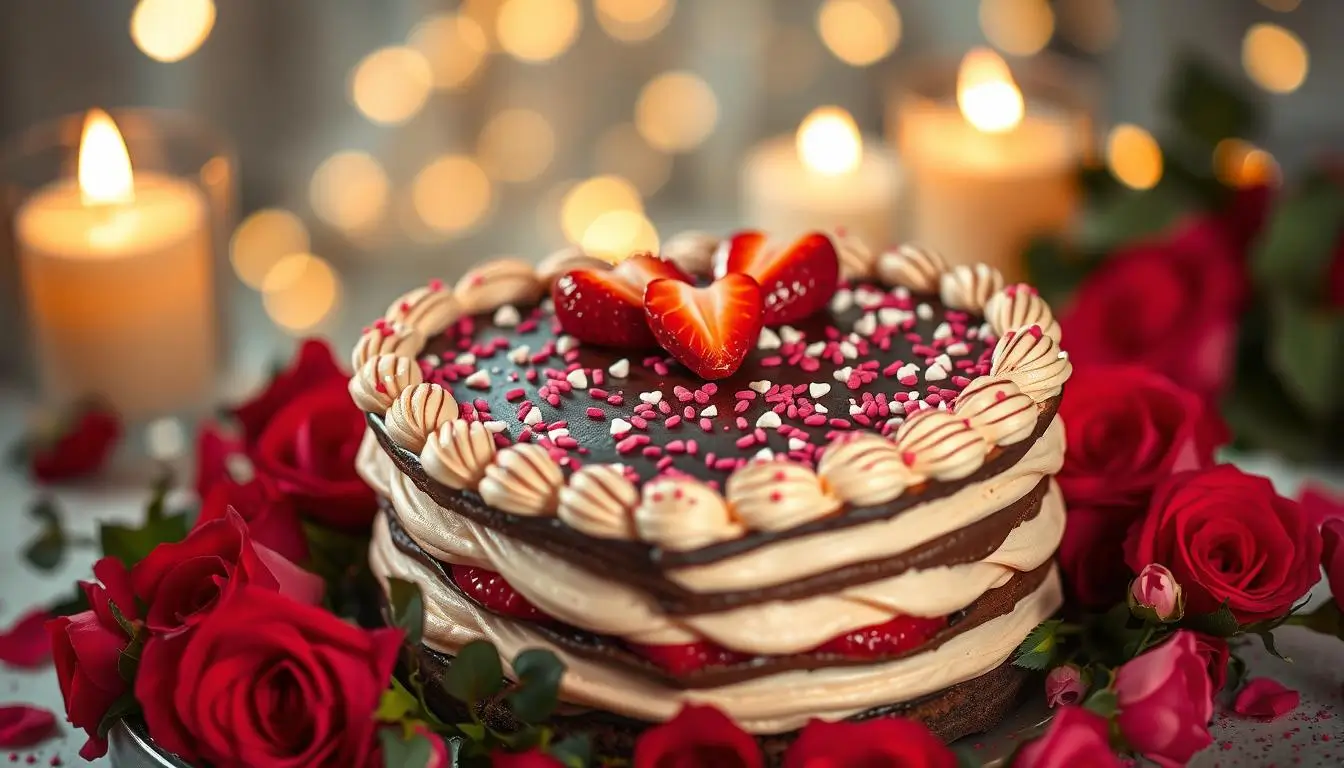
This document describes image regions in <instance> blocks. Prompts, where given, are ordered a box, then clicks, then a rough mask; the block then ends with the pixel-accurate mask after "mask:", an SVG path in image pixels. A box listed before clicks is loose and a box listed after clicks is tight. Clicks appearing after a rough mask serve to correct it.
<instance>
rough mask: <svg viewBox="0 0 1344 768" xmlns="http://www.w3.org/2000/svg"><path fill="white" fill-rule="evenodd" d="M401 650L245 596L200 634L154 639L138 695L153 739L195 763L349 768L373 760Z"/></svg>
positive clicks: (372, 634)
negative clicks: (381, 708)
mask: <svg viewBox="0 0 1344 768" xmlns="http://www.w3.org/2000/svg"><path fill="white" fill-rule="evenodd" d="M401 640H402V634H401V632H399V631H397V630H389V629H382V630H373V631H367V630H363V629H360V628H359V627H356V626H353V625H351V624H347V623H345V622H344V621H342V620H340V619H339V618H337V617H336V616H334V615H333V614H330V613H328V612H326V611H324V610H322V609H321V608H317V607H313V606H308V605H303V604H301V603H297V602H295V601H293V600H291V599H289V598H287V597H285V596H284V595H281V594H279V593H276V592H271V591H269V590H265V589H261V588H259V587H255V586H244V587H243V588H241V589H237V590H234V591H233V592H231V593H230V594H228V595H226V596H225V598H224V599H223V600H221V601H220V603H219V605H218V606H217V607H216V608H215V610H214V611H212V612H211V613H210V614H209V615H208V616H206V617H205V618H204V619H203V620H202V621H201V622H200V623H199V624H197V625H196V628H195V630H194V631H192V632H187V633H180V634H177V635H170V636H155V637H151V638H150V639H149V642H147V643H146V644H145V649H144V653H143V654H142V655H141V659H140V673H139V675H138V676H137V677H136V681H135V695H136V698H137V699H138V700H139V701H140V703H141V706H142V707H143V708H144V717H145V723H146V725H148V727H149V733H150V735H151V736H153V738H154V740H155V741H156V742H158V744H159V745H160V746H162V747H163V748H165V749H167V750H168V751H170V752H174V753H176V754H178V755H179V756H181V757H182V758H183V759H185V760H187V761H188V762H193V763H195V762H207V763H209V764H210V765H213V766H215V768H234V767H235V766H236V767H238V768H242V767H244V766H263V765H264V766H271V767H272V768H324V767H326V766H332V767H334V766H349V765H351V763H352V760H351V756H352V755H363V756H368V755H371V754H375V753H376V750H374V749H373V740H374V739H375V738H376V729H377V726H378V724H377V722H376V721H375V720H374V712H375V710H376V709H377V707H378V701H379V698H380V697H381V696H382V693H383V690H384V689H386V688H387V684H388V680H389V678H390V676H391V674H392V667H393V665H394V664H395V663H396V659H397V654H398V652H399V651H400V649H401Z"/></svg>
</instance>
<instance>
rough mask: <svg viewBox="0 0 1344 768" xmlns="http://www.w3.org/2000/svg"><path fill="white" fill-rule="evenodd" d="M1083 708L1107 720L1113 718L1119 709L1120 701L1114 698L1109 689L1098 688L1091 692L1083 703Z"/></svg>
mask: <svg viewBox="0 0 1344 768" xmlns="http://www.w3.org/2000/svg"><path fill="white" fill-rule="evenodd" d="M1083 706H1084V707H1086V708H1087V709H1090V710H1092V711H1093V712H1096V713H1097V714H1098V715H1101V716H1102V717H1104V718H1106V719H1107V720H1109V719H1111V718H1112V717H1114V716H1115V713H1116V711H1117V710H1119V709H1120V701H1119V699H1117V698H1116V696H1115V691H1114V690H1112V689H1110V688H1099V689H1097V690H1095V691H1093V692H1092V695H1091V696H1088V697H1087V700H1086V701H1084V702H1083Z"/></svg>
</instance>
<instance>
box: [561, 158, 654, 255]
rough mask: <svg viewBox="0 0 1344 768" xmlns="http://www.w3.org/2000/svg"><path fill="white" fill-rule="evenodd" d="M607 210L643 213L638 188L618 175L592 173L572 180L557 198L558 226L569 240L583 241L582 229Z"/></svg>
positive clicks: (584, 230)
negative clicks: (558, 198) (594, 174)
mask: <svg viewBox="0 0 1344 768" xmlns="http://www.w3.org/2000/svg"><path fill="white" fill-rule="evenodd" d="M610 211H634V212H635V213H639V214H641V215H642V214H643V213H644V203H643V202H642V200H641V199H640V197H639V191H638V190H636V189H635V186H634V185H633V184H631V183H630V182H629V180H627V179H625V178H623V177H621V176H614V175H613V176H594V177H593V178H590V179H585V180H583V181H581V182H579V183H578V184H575V185H574V186H573V187H571V188H570V189H569V191H567V192H566V193H565V196H564V197H563V198H562V199H561V201H560V229H561V231H562V232H564V235H565V239H566V240H568V241H569V242H571V243H581V242H583V236H584V233H586V232H587V231H588V228H589V227H591V226H592V225H593V222H595V221H597V219H598V217H599V216H601V215H602V214H604V213H608V212H610Z"/></svg>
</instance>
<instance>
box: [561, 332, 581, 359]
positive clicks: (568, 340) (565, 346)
mask: <svg viewBox="0 0 1344 768" xmlns="http://www.w3.org/2000/svg"><path fill="white" fill-rule="evenodd" d="M578 346H579V340H578V339H576V338H574V337H573V336H569V335H565V336H561V337H560V338H559V339H557V340H556V342H555V351H556V352H559V353H560V354H562V355H563V354H565V353H566V352H569V351H570V350H573V349H575V348H577V347H578Z"/></svg>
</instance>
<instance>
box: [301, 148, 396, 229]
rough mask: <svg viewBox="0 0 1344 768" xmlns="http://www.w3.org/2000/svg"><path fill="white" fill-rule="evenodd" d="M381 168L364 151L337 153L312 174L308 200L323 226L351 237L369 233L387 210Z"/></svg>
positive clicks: (385, 184)
mask: <svg viewBox="0 0 1344 768" xmlns="http://www.w3.org/2000/svg"><path fill="white" fill-rule="evenodd" d="M389 186H390V185H389V184H388V181H387V173H386V172H385V171H383V166H382V165H380V164H379V163H378V161H377V160H375V159H374V158H373V156H372V155H369V154H368V153H366V152H356V151H353V150H348V151H343V152H337V153H336V154H334V155H332V156H331V157H328V158H327V159H326V160H323V161H322V164H321V165H319V166H318V167H317V170H315V171H313V179H312V181H311V182H310V183H309V185H308V200H309V203H310V204H311V205H312V206H313V212H314V213H316V214H317V215H318V218H320V219H322V220H323V221H325V222H326V223H328V224H330V225H332V226H333V227H336V228H337V229H340V230H343V231H345V232H347V233H351V234H359V233H365V232H368V231H369V230H370V229H372V228H373V227H374V226H376V225H377V224H378V222H380V221H382V218H383V214H384V212H385V211H386V210H387V195H388V188H389Z"/></svg>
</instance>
